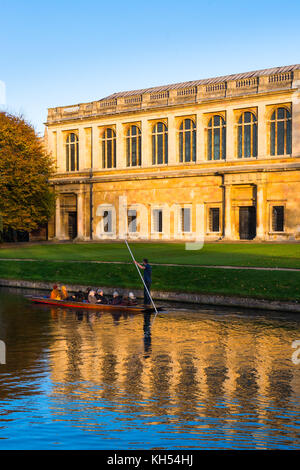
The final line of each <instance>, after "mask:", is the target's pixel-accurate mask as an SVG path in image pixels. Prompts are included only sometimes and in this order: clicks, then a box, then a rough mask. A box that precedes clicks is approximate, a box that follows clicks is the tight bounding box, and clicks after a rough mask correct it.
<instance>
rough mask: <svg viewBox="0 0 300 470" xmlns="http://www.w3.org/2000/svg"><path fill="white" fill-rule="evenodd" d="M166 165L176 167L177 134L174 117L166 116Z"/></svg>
mask: <svg viewBox="0 0 300 470" xmlns="http://www.w3.org/2000/svg"><path fill="white" fill-rule="evenodd" d="M168 163H169V165H176V163H177V132H176V123H175V116H172V115H171V116H168Z"/></svg>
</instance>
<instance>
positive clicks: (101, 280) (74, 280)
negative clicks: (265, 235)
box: [0, 261, 300, 300]
mask: <svg viewBox="0 0 300 470" xmlns="http://www.w3.org/2000/svg"><path fill="white" fill-rule="evenodd" d="M0 278H6V279H23V280H37V281H51V282H62V283H66V284H83V285H89V286H95V287H96V286H108V287H128V288H138V289H140V288H141V287H142V285H141V281H140V279H139V277H138V274H137V272H136V269H135V267H134V266H132V265H116V264H92V265H91V264H89V263H85V262H82V263H78V264H74V263H68V262H66V263H60V262H59V263H58V262H53V261H37V262H30V261H0ZM152 289H154V290H155V289H157V290H164V291H179V292H197V293H210V294H224V295H237V296H247V297H254V298H263V299H272V300H298V299H300V272H299V273H298V272H282V271H252V270H239V269H232V270H229V269H220V268H216V269H210V268H189V267H183V266H180V267H169V266H153V284H152Z"/></svg>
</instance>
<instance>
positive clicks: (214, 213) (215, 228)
mask: <svg viewBox="0 0 300 470" xmlns="http://www.w3.org/2000/svg"><path fill="white" fill-rule="evenodd" d="M209 231H210V232H219V231H220V208H219V207H211V208H210V209H209Z"/></svg>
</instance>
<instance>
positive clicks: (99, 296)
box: [96, 289, 108, 304]
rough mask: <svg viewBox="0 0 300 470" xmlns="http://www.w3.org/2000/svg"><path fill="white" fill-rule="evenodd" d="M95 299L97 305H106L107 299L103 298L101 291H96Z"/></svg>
mask: <svg viewBox="0 0 300 470" xmlns="http://www.w3.org/2000/svg"><path fill="white" fill-rule="evenodd" d="M96 299H97V303H99V304H108V299H107V298H106V297H105V296H104V294H103V290H102V289H98V290H97V293H96Z"/></svg>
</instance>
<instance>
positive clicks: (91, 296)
mask: <svg viewBox="0 0 300 470" xmlns="http://www.w3.org/2000/svg"><path fill="white" fill-rule="evenodd" d="M95 294H96V292H95V291H94V290H93V289H91V290H90V292H89V295H88V302H89V303H90V304H96V303H97V298H96V295H95Z"/></svg>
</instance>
